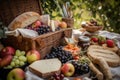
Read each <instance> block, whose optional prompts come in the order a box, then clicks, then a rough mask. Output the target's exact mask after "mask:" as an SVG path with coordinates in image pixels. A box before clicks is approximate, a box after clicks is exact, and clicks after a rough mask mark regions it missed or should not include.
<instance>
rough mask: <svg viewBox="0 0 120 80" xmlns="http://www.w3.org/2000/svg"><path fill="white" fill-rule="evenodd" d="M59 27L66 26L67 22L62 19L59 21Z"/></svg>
mask: <svg viewBox="0 0 120 80" xmlns="http://www.w3.org/2000/svg"><path fill="white" fill-rule="evenodd" d="M59 27H61V28H67V23H66V22H64V21H62V22H60V24H59Z"/></svg>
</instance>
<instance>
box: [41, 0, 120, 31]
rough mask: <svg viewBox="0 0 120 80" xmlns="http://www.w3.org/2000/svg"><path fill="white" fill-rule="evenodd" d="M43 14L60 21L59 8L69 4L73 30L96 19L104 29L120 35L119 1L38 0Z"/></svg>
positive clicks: (60, 12)
mask: <svg viewBox="0 0 120 80" xmlns="http://www.w3.org/2000/svg"><path fill="white" fill-rule="evenodd" d="M40 1H41V2H42V7H43V11H44V12H43V13H44V14H50V16H51V17H52V19H59V20H60V19H61V18H62V10H61V6H62V5H63V4H64V3H65V2H70V5H71V9H72V11H73V13H74V14H73V15H74V16H73V17H74V20H75V24H74V28H76V29H78V28H80V27H81V22H82V21H88V20H90V19H91V18H94V19H96V20H97V21H98V22H99V24H102V25H104V29H105V30H108V31H113V32H116V33H120V6H119V5H120V1H119V0H40Z"/></svg>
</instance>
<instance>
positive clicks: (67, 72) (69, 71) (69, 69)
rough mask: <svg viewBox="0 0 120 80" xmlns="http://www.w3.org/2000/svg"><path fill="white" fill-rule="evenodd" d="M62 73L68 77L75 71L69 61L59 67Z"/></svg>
mask: <svg viewBox="0 0 120 80" xmlns="http://www.w3.org/2000/svg"><path fill="white" fill-rule="evenodd" d="M61 71H62V73H63V74H64V75H65V76H66V77H70V76H72V75H73V74H74V72H75V67H74V66H73V64H71V63H65V64H64V65H63V66H62V68H61Z"/></svg>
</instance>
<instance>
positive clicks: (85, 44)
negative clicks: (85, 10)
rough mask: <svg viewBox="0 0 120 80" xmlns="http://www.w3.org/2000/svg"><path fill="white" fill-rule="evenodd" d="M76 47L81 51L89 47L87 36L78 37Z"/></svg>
mask: <svg viewBox="0 0 120 80" xmlns="http://www.w3.org/2000/svg"><path fill="white" fill-rule="evenodd" d="M78 45H79V46H80V47H81V48H82V49H86V48H88V47H89V45H90V38H89V37H87V36H79V38H78Z"/></svg>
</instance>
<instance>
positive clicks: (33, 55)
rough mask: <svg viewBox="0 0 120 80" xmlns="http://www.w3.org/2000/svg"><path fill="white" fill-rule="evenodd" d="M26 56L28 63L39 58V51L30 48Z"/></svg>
mask: <svg viewBox="0 0 120 80" xmlns="http://www.w3.org/2000/svg"><path fill="white" fill-rule="evenodd" d="M26 57H27V61H28V63H32V62H34V61H37V60H39V59H40V53H39V52H38V51H37V50H30V51H28V52H27V55H26Z"/></svg>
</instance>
